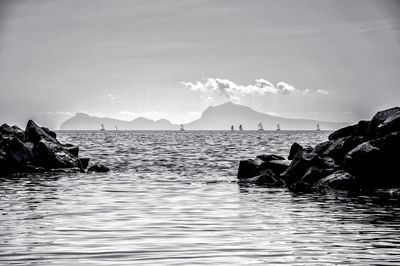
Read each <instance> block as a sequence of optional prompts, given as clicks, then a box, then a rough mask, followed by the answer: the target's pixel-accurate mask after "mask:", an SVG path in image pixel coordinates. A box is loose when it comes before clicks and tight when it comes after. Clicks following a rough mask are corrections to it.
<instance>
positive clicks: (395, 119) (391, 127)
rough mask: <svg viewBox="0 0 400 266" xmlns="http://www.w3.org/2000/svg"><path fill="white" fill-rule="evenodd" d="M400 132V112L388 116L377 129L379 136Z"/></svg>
mask: <svg viewBox="0 0 400 266" xmlns="http://www.w3.org/2000/svg"><path fill="white" fill-rule="evenodd" d="M396 131H400V112H398V113H395V114H393V115H390V116H388V118H386V120H385V121H383V123H382V124H380V125H379V126H378V128H377V133H378V136H384V135H387V134H389V133H392V132H396Z"/></svg>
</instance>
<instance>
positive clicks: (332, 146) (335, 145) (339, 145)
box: [314, 136, 365, 164]
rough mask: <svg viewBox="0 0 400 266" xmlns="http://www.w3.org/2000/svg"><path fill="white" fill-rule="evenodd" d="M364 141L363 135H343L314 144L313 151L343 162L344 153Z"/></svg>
mask: <svg viewBox="0 0 400 266" xmlns="http://www.w3.org/2000/svg"><path fill="white" fill-rule="evenodd" d="M364 141H365V138H363V137H353V136H349V137H343V138H338V139H333V140H329V141H326V142H323V143H320V144H318V145H317V146H315V149H314V152H315V153H316V154H318V155H319V156H322V157H331V158H333V159H334V160H335V162H337V163H339V164H341V163H343V159H344V156H345V155H346V153H348V152H349V151H351V150H352V149H354V148H355V147H357V145H359V144H361V143H362V142H364Z"/></svg>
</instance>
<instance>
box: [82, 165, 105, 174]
mask: <svg viewBox="0 0 400 266" xmlns="http://www.w3.org/2000/svg"><path fill="white" fill-rule="evenodd" d="M87 171H88V173H106V172H108V171H110V169H109V168H108V167H106V166H104V165H102V164H95V165H92V166H90V167H89V169H88V170H87Z"/></svg>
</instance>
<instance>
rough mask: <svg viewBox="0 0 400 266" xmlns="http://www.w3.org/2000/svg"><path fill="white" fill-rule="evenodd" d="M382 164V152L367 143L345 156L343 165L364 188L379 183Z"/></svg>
mask: <svg viewBox="0 0 400 266" xmlns="http://www.w3.org/2000/svg"><path fill="white" fill-rule="evenodd" d="M383 163H384V159H383V157H382V151H381V150H380V149H378V148H377V147H375V146H372V145H371V144H370V143H368V142H364V143H362V144H360V145H358V146H357V147H356V148H354V149H353V150H351V151H350V152H349V153H347V154H346V157H345V161H344V165H345V168H346V170H348V171H349V172H350V173H351V174H353V175H354V176H355V177H356V178H357V179H359V180H360V183H361V184H362V185H365V186H371V185H373V186H375V185H378V186H379V184H378V183H380V181H379V180H378V179H380V180H382V178H383V177H381V176H380V175H381V169H382V166H383Z"/></svg>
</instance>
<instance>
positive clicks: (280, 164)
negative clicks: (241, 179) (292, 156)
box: [256, 160, 290, 176]
mask: <svg viewBox="0 0 400 266" xmlns="http://www.w3.org/2000/svg"><path fill="white" fill-rule="evenodd" d="M289 165H290V161H288V160H272V161H265V162H262V163H261V164H260V165H259V166H258V167H257V168H256V173H257V174H262V173H263V172H264V171H265V170H272V172H274V174H275V175H277V176H279V175H280V174H281V173H283V172H284V171H286V169H287V168H288V167H289Z"/></svg>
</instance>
